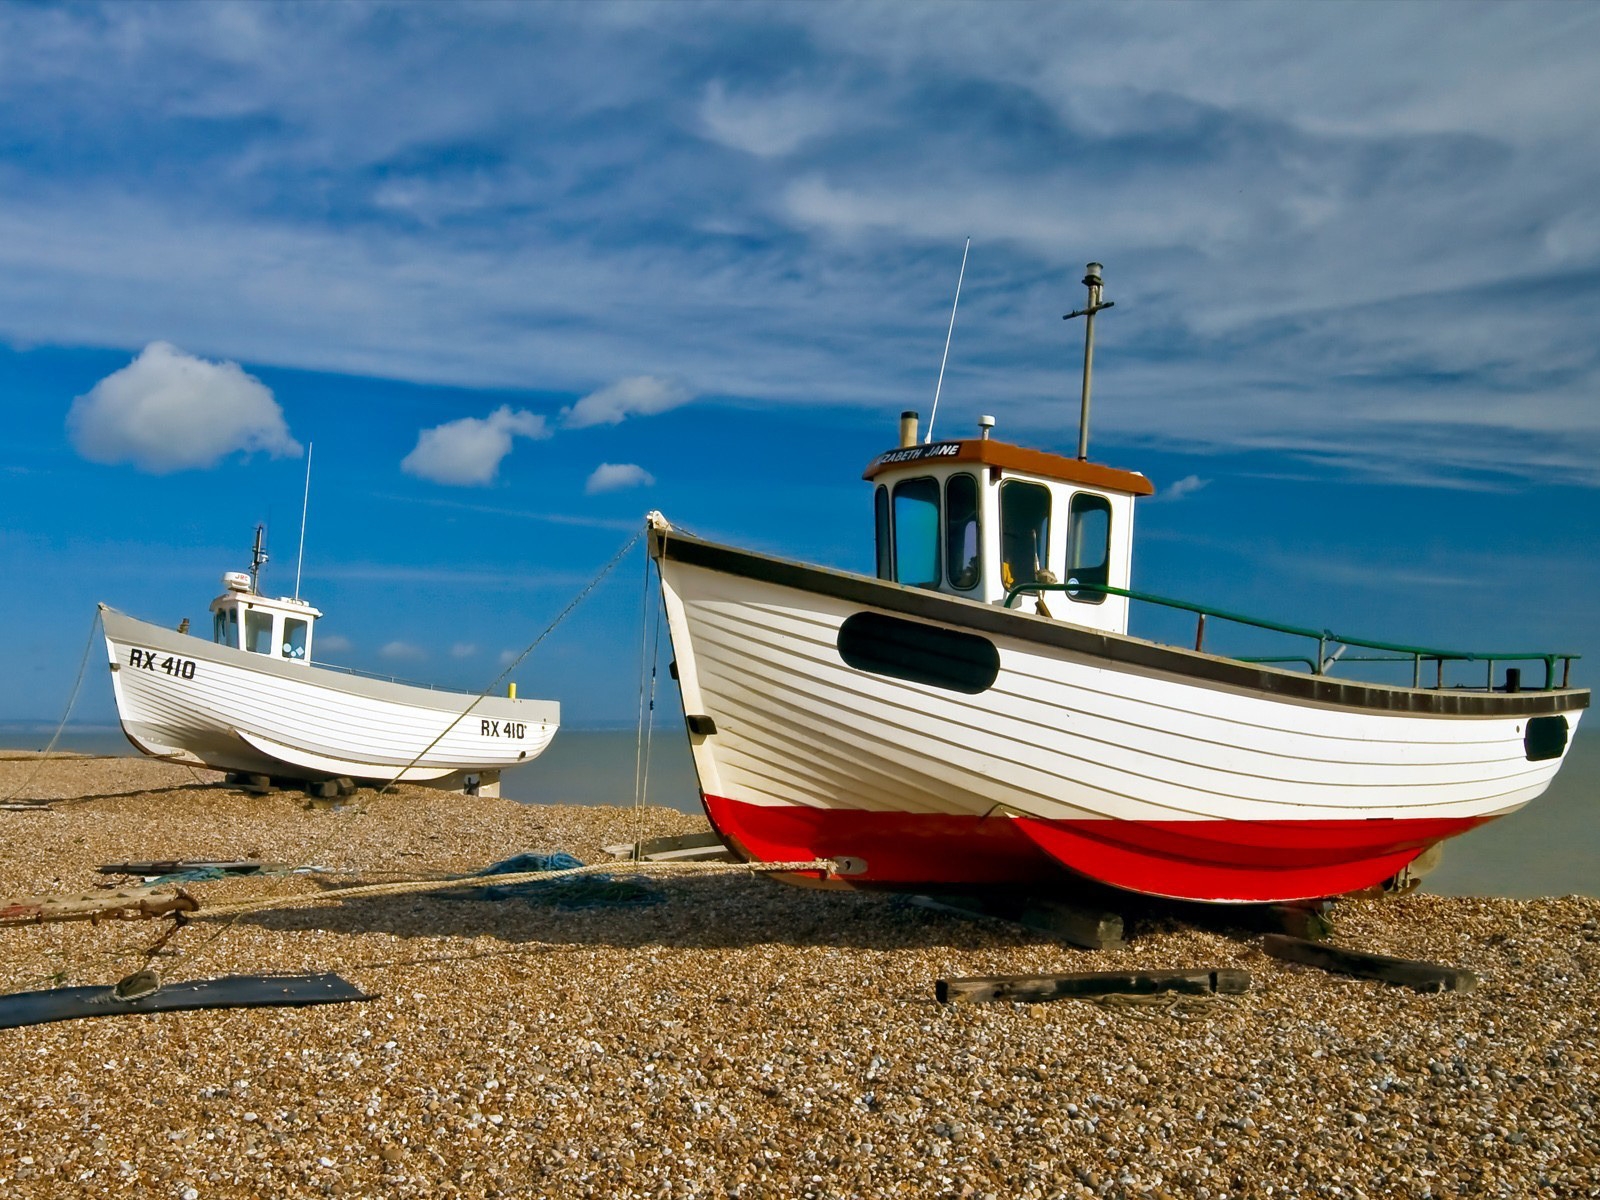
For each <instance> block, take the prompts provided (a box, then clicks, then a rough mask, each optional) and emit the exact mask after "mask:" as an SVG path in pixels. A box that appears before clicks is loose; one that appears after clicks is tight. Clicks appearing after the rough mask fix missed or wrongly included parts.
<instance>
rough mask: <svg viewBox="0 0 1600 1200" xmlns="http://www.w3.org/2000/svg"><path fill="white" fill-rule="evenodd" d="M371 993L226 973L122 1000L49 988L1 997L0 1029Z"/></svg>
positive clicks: (98, 991)
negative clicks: (75, 1020) (49, 1022)
mask: <svg viewBox="0 0 1600 1200" xmlns="http://www.w3.org/2000/svg"><path fill="white" fill-rule="evenodd" d="M370 999H372V997H371V996H370V995H368V994H367V993H366V992H363V991H362V990H361V989H360V988H358V987H356V986H355V984H353V983H351V982H350V981H349V980H347V979H342V978H340V977H339V976H338V975H334V974H331V973H329V974H324V975H225V976H223V977H222V978H220V979H197V980H194V981H192V982H189V983H168V984H163V985H162V986H161V987H160V988H159V989H158V990H156V991H154V992H152V993H150V994H149V995H148V996H140V997H139V998H138V999H136V1000H121V999H118V998H117V996H116V989H115V988H108V987H71V988H52V989H50V990H49V991H46V992H13V993H11V994H10V995H5V996H0V1029H15V1028H17V1027H18V1026H21V1025H43V1024H44V1023H46V1022H47V1021H70V1020H74V1019H76V1018H78V1017H110V1016H119V1015H121V1014H124V1013H148V1012H181V1011H183V1010H185V1009H192V1008H272V1007H278V1006H298V1005H304V1004H338V1003H341V1002H343V1001H346V1000H370Z"/></svg>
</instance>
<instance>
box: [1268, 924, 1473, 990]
mask: <svg viewBox="0 0 1600 1200" xmlns="http://www.w3.org/2000/svg"><path fill="white" fill-rule="evenodd" d="M1261 948H1262V949H1263V950H1265V951H1266V952H1267V953H1268V954H1269V955H1271V956H1272V957H1273V958H1281V959H1283V960H1284V961H1285V962H1294V963H1302V964H1304V965H1305V966H1308V967H1316V968H1318V969H1319V970H1323V971H1333V972H1337V973H1338V974H1341V975H1355V976H1357V977H1359V978H1361V979H1378V980H1381V981H1383V982H1384V983H1393V984H1398V985H1399V986H1401V987H1408V988H1414V989H1415V990H1416V991H1419V992H1470V991H1472V990H1473V989H1474V988H1476V987H1477V986H1478V977H1477V976H1476V975H1474V974H1473V973H1472V972H1471V971H1468V970H1467V969H1466V968H1464V967H1447V966H1444V965H1442V964H1440V963H1431V962H1421V961H1419V960H1417V959H1411V958H1390V957H1389V956H1388V955H1384V954H1369V953H1367V952H1366V951H1364V950H1347V949H1343V948H1341V947H1339V946H1328V945H1322V944H1318V943H1316V942H1308V941H1306V940H1305V939H1303V938H1294V937H1286V936H1285V935H1284V934H1281V933H1269V934H1267V935H1266V937H1264V938H1262V939H1261Z"/></svg>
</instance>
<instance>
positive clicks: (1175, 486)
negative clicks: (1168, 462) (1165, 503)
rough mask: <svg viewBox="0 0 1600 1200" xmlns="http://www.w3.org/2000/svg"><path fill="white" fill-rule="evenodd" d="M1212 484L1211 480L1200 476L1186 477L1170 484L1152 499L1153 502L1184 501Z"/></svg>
mask: <svg viewBox="0 0 1600 1200" xmlns="http://www.w3.org/2000/svg"><path fill="white" fill-rule="evenodd" d="M1210 482H1211V481H1210V480H1209V479H1201V478H1200V476H1198V475H1185V476H1184V477H1183V478H1182V479H1179V480H1177V481H1175V482H1173V483H1169V484H1168V485H1167V486H1166V487H1164V488H1162V489H1161V490H1160V491H1159V492H1157V493H1156V494H1155V495H1154V496H1152V497H1150V498H1151V499H1152V500H1182V499H1183V498H1184V497H1185V496H1192V495H1194V494H1195V493H1196V492H1198V491H1199V490H1200V489H1201V488H1203V487H1205V486H1206V484H1208V483H1210Z"/></svg>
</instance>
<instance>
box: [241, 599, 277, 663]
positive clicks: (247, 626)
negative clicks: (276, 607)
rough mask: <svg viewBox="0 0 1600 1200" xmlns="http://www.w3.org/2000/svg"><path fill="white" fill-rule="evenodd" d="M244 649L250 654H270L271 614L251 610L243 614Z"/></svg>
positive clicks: (246, 610)
mask: <svg viewBox="0 0 1600 1200" xmlns="http://www.w3.org/2000/svg"><path fill="white" fill-rule="evenodd" d="M244 648H245V649H246V650H248V651H250V652H251V653H252V654H271V653H272V614H271V613H266V612H258V611H256V610H255V609H253V608H247V609H245V613H244Z"/></svg>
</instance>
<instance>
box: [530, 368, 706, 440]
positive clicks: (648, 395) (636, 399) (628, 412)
mask: <svg viewBox="0 0 1600 1200" xmlns="http://www.w3.org/2000/svg"><path fill="white" fill-rule="evenodd" d="M693 398H694V397H693V396H692V395H691V394H690V393H689V391H688V389H687V388H685V387H683V386H682V385H681V384H677V383H673V382H671V381H670V380H666V379H659V378H657V377H656V376H654V375H632V376H629V377H628V378H627V379H619V380H617V381H616V382H615V383H613V384H609V385H608V386H606V387H603V388H601V389H600V390H599V391H595V392H590V393H589V394H588V395H587V396H585V397H584V398H583V399H582V400H579V401H578V402H577V403H576V404H574V405H573V406H572V407H571V408H564V409H562V410H561V423H562V424H563V425H565V426H566V427H567V428H568V429H587V428H588V427H589V426H591V425H620V424H622V422H623V421H624V420H626V419H627V418H628V417H650V416H654V415H655V414H656V413H664V412H666V411H667V410H668V409H671V408H677V407H678V406H679V405H680V404H686V403H688V402H689V401H690V400H692V399H693Z"/></svg>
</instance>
